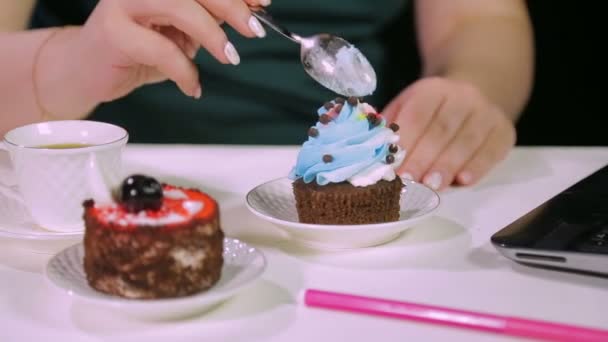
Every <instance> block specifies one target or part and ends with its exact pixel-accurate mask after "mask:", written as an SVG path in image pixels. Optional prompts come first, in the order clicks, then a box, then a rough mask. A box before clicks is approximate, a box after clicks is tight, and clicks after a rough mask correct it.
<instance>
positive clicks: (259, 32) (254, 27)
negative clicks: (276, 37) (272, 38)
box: [248, 16, 266, 38]
mask: <svg viewBox="0 0 608 342" xmlns="http://www.w3.org/2000/svg"><path fill="white" fill-rule="evenodd" d="M248 24H249V28H250V29H251V31H253V33H255V35H256V36H258V37H259V38H264V37H266V30H264V27H263V26H262V24H261V23H260V21H259V20H258V19H257V18H256V17H253V16H252V17H251V18H249V22H248Z"/></svg>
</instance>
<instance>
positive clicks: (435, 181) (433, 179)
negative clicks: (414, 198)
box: [424, 171, 443, 190]
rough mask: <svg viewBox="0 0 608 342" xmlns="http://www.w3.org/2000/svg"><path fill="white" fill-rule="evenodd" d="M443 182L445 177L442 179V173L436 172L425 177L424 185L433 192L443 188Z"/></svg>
mask: <svg viewBox="0 0 608 342" xmlns="http://www.w3.org/2000/svg"><path fill="white" fill-rule="evenodd" d="M442 181H443V177H441V173H439V172H437V171H435V172H433V173H431V174H430V175H428V176H426V177H424V184H426V186H428V187H429V188H431V189H433V190H438V189H439V188H440V187H441V182H442Z"/></svg>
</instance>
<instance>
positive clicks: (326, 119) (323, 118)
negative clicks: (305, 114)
mask: <svg viewBox="0 0 608 342" xmlns="http://www.w3.org/2000/svg"><path fill="white" fill-rule="evenodd" d="M330 121H331V117H330V116H329V115H327V114H323V115H321V116H319V122H320V123H322V124H324V125H326V124H328V123H329V122H330Z"/></svg>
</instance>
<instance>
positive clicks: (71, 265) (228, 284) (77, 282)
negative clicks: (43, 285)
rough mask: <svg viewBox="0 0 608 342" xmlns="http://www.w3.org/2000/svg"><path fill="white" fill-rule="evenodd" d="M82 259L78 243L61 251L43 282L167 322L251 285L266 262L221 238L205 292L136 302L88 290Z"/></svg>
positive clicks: (90, 300) (247, 247) (251, 250)
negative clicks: (220, 256)
mask: <svg viewBox="0 0 608 342" xmlns="http://www.w3.org/2000/svg"><path fill="white" fill-rule="evenodd" d="M83 257H84V249H83V245H82V244H77V245H74V246H71V247H69V248H66V249H64V250H63V251H62V252H60V253H59V254H57V255H56V256H54V257H53V258H52V259H51V260H50V261H49V263H48V265H47V267H46V271H45V276H46V279H47V281H48V282H49V283H50V284H51V285H52V286H53V287H55V288H57V289H59V290H61V291H63V292H65V293H67V294H68V295H70V296H72V297H75V298H78V299H80V300H83V301H86V302H88V303H91V304H93V305H98V306H103V307H107V308H110V309H115V310H117V311H118V312H121V313H123V314H127V315H129V316H133V317H136V318H142V319H170V318H178V317H182V316H186V315H192V314H196V313H202V312H205V311H207V310H209V309H211V308H212V307H214V306H215V305H217V304H220V303H221V302H222V301H224V300H226V299H228V298H230V297H231V296H232V295H234V294H235V293H237V292H238V291H240V290H242V289H244V288H245V287H247V286H249V285H251V284H252V283H253V282H254V281H255V280H256V279H258V278H259V277H260V276H261V275H262V273H263V272H264V270H265V269H266V259H265V257H264V254H263V253H262V252H261V251H260V250H258V249H256V248H254V247H252V246H250V245H248V244H246V243H244V242H241V241H239V240H236V239H231V238H225V239H224V265H223V267H222V274H221V277H220V280H219V281H218V282H217V283H216V284H215V285H214V286H213V287H211V288H210V289H209V290H207V291H203V292H200V293H198V294H194V295H191V296H187V297H180V298H169V299H151V300H139V299H126V298H122V297H117V296H111V295H108V294H105V293H102V292H98V291H97V290H95V289H93V288H92V287H90V286H89V284H88V283H87V279H86V274H85V273H84V269H83V265H82V263H83Z"/></svg>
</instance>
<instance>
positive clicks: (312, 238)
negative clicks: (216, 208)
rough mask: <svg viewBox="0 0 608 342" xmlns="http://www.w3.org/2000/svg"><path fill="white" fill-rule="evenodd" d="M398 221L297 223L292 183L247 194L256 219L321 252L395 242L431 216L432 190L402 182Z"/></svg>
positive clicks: (435, 201)
mask: <svg viewBox="0 0 608 342" xmlns="http://www.w3.org/2000/svg"><path fill="white" fill-rule="evenodd" d="M403 182H404V184H405V187H404V188H403V190H402V192H401V201H400V205H401V214H400V218H399V220H398V221H395V222H388V223H378V224H360V225H323V224H307V223H300V222H299V220H298V213H297V211H296V203H295V197H294V194H293V188H292V181H291V180H290V179H288V178H279V179H275V180H273V181H270V182H267V183H264V184H262V185H259V186H257V187H256V188H254V189H253V190H251V191H250V192H249V193H248V194H247V207H248V208H249V210H251V212H253V213H254V214H255V215H257V216H259V217H261V218H263V219H264V220H267V221H269V222H271V223H273V224H275V225H276V226H277V227H279V228H281V229H283V230H285V231H286V232H287V233H288V234H289V235H290V236H291V237H292V238H293V239H294V240H296V241H298V242H300V243H302V244H305V245H308V246H311V247H313V248H321V249H343V248H360V247H371V246H376V245H380V244H383V243H386V242H388V241H391V240H393V239H395V238H396V237H397V236H399V235H400V234H401V233H402V232H403V231H405V230H406V229H407V228H409V227H411V226H413V225H414V224H416V223H419V222H420V221H421V220H423V219H425V218H426V217H428V216H429V215H431V214H432V213H433V212H434V211H435V210H436V209H437V208H438V207H439V203H440V199H439V195H438V194H437V193H436V192H435V191H433V190H432V189H431V188H429V187H427V186H425V185H423V184H420V183H417V182H413V181H410V180H405V179H404V180H403Z"/></svg>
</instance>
